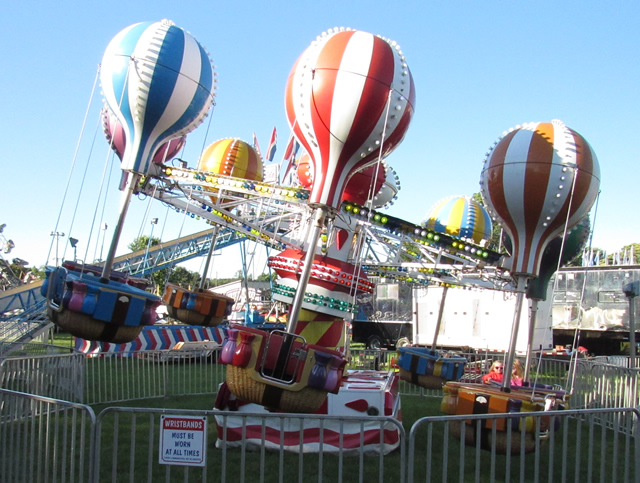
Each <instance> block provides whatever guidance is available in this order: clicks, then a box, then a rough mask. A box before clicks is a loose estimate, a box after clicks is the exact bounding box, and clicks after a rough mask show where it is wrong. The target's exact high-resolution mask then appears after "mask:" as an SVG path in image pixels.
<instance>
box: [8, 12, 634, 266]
mask: <svg viewBox="0 0 640 483" xmlns="http://www.w3.org/2000/svg"><path fill="white" fill-rule="evenodd" d="M2 14H3V20H2V24H3V25H2V29H0V54H1V56H0V58H1V59H2V62H3V69H2V76H0V109H1V111H0V112H1V114H0V128H1V129H0V133H2V134H1V135H0V139H1V140H2V143H1V145H2V153H3V155H4V160H3V162H2V166H3V175H2V190H1V192H0V200H1V201H2V206H3V209H2V211H1V213H2V214H1V215H0V223H6V224H7V228H6V229H5V233H4V234H5V236H6V237H7V238H11V239H12V240H13V241H14V243H15V245H16V248H15V249H14V250H13V252H12V253H11V254H10V255H9V257H20V258H23V259H25V260H27V261H28V262H29V264H30V265H43V264H45V263H46V262H47V256H48V255H49V261H54V260H52V257H53V258H54V257H55V253H53V252H54V251H55V246H54V248H53V250H52V252H51V253H50V249H51V246H52V240H53V238H52V237H51V236H50V232H51V231H53V230H57V231H60V232H65V234H66V237H65V238H64V239H61V240H60V253H61V254H62V252H63V248H67V246H68V243H67V237H68V236H69V235H71V236H73V237H75V238H78V239H79V240H80V242H79V244H78V257H79V258H86V259H87V260H92V259H93V257H94V254H95V252H96V250H97V251H98V252H99V249H98V248H97V247H98V246H99V244H96V231H99V230H98V229H97V228H96V227H94V234H93V236H92V239H91V240H90V241H88V239H89V228H90V226H91V224H92V222H93V223H94V224H97V223H99V222H100V216H98V219H97V220H96V221H94V220H93V214H94V212H95V210H96V206H95V203H96V199H97V192H98V190H99V189H100V180H101V176H102V170H103V166H104V163H105V160H106V159H107V155H108V146H107V143H106V141H105V139H104V136H102V132H101V131H100V130H98V131H96V126H97V123H98V118H99V112H100V107H101V100H100V95H99V88H97V91H96V95H95V97H94V98H93V102H92V103H91V104H90V105H89V101H90V96H91V89H92V86H93V83H94V80H95V78H96V74H97V68H98V65H99V63H100V61H101V58H102V54H103V52H104V49H105V48H106V46H107V44H108V43H109V41H110V40H111V38H112V37H113V36H114V35H115V34H117V33H118V32H119V31H120V30H122V29H123V28H124V27H127V26H128V25H130V24H133V23H136V22H140V21H155V20H160V19H162V18H169V19H171V20H173V21H174V22H175V23H176V24H177V25H178V26H180V27H182V28H184V29H185V30H188V31H190V32H191V33H192V34H193V35H194V36H195V37H196V38H197V39H198V40H199V41H200V42H201V43H202V44H203V45H204V46H205V47H206V48H207V49H208V50H209V52H210V54H211V57H212V58H213V60H214V64H215V65H216V70H217V72H218V76H219V90H218V96H217V99H216V107H215V108H214V110H213V113H212V117H211V124H205V125H202V126H201V127H200V128H198V129H197V130H196V131H195V132H194V133H192V134H191V135H190V136H189V138H188V141H187V148H186V151H185V154H184V156H183V157H184V159H186V160H188V162H189V166H191V167H195V165H196V163H197V159H198V156H199V153H200V151H201V150H202V148H203V146H204V145H208V144H209V143H211V142H213V141H215V140H217V139H220V138H225V137H240V138H242V139H245V140H247V141H251V138H252V133H253V132H256V134H257V135H258V139H259V142H260V144H261V147H262V149H263V150H264V149H266V146H267V143H268V139H269V136H270V133H271V130H272V129H273V127H274V126H276V127H277V130H278V138H279V143H278V151H277V153H276V159H278V160H279V159H280V157H281V156H282V153H283V151H284V147H285V143H286V139H287V137H288V133H289V130H288V125H287V122H286V117H285V112H284V101H283V98H284V88H285V82H286V79H287V77H288V74H289V71H290V69H291V67H292V66H293V63H294V61H295V60H296V59H297V57H298V56H299V55H300V53H302V51H303V50H304V49H305V48H306V47H307V46H308V45H309V44H310V42H311V41H312V40H313V39H314V38H315V37H316V36H317V35H319V34H321V33H322V32H323V31H325V30H327V29H328V28H331V27H335V26H345V27H351V28H355V29H359V30H365V31H368V32H371V33H374V34H380V35H382V36H385V37H388V38H390V39H393V40H396V41H397V42H398V43H399V44H400V45H401V47H402V50H403V51H404V53H405V55H406V57H407V61H408V63H409V67H410V69H411V71H412V73H413V77H414V80H415V83H416V96H417V105H416V112H415V116H414V119H413V122H412V124H411V126H410V128H409V131H408V133H407V135H406V138H405V140H404V142H403V143H402V144H401V145H400V147H398V149H396V151H395V152H394V153H393V154H392V155H391V156H390V157H389V158H388V162H389V164H391V165H392V166H393V167H394V168H395V170H396V171H397V173H398V175H399V178H400V181H401V184H402V190H401V192H400V196H399V199H398V201H397V202H396V204H395V205H394V206H393V207H392V208H391V209H390V210H389V212H390V214H392V215H395V216H399V217H401V218H403V219H406V220H408V221H411V222H414V223H419V222H421V221H422V220H423V218H424V215H425V214H426V212H427V211H428V210H429V208H430V207H431V206H432V205H433V204H434V203H435V202H436V201H438V200H440V199H441V198H443V197H445V196H449V195H462V194H469V195H470V194H472V193H474V192H477V191H479V184H478V182H479V179H480V172H481V169H482V160H483V157H484V155H485V153H486V151H487V148H488V147H489V146H490V145H491V144H492V143H493V142H494V141H496V140H497V139H498V137H499V136H500V135H501V134H502V132H503V131H505V130H507V129H508V128H510V127H512V126H515V125H517V124H522V123H524V122H529V121H550V120H551V119H561V120H562V121H564V122H565V123H566V124H567V125H568V126H569V127H571V128H572V129H574V130H576V131H578V132H579V133H581V134H582V135H583V136H584V137H585V138H586V139H587V140H588V141H589V142H590V144H591V145H592V146H593V148H594V150H595V152H596V153H597V155H598V158H599V161H600V167H601V172H602V182H601V196H600V200H599V205H598V212H597V215H596V217H595V220H594V218H593V216H594V212H593V211H592V220H594V222H595V225H594V228H595V230H594V236H593V244H594V246H597V247H600V248H604V249H606V250H609V251H613V250H616V249H619V248H620V247H622V246H623V245H626V244H629V243H632V242H640V229H639V228H640V221H639V216H638V191H639V190H640V183H639V181H640V176H639V175H638V163H639V162H640V159H639V156H638V153H639V152H640V135H639V134H638V133H639V132H640V115H638V109H639V108H640V67H639V60H638V59H639V57H638V52H640V34H639V33H638V25H640V4H639V3H638V2H637V1H630V0H629V1H624V0H622V1H616V2H599V1H584V0H582V1H538V2H513V1H512V2H506V1H501V2H497V1H485V2H476V1H438V2H434V1H427V0H421V1H415V2H413V1H412V2H393V1H391V2H380V1H373V0H367V1H340V2H337V1H332V0H329V1H325V2H308V1H299V2H243V1H240V0H236V1H233V2H232V1H215V2H214V1H203V2H191V1H182V2H176V1H172V2H167V1H163V0H154V1H135V2H124V1H117V0H115V1H110V2H80V1H78V2H69V1H65V0H62V1H57V2H47V1H41V2H32V1H28V0H27V1H23V2H8V3H7V4H6V5H4V6H3V12H2ZM87 108H89V114H88V121H87V126H86V128H85V133H84V136H83V138H82V144H81V145H80V149H79V151H78V157H77V161H76V163H77V166H76V171H75V174H74V175H73V176H74V177H73V178H72V183H71V189H70V192H69V194H68V195H67V200H66V202H65V205H64V207H63V210H62V211H61V203H62V198H63V194H64V190H65V186H66V183H67V179H68V177H69V172H70V168H71V163H72V160H73V158H74V153H75V151H76V146H77V144H78V140H79V139H80V131H81V129H82V126H83V119H84V115H85V111H86V110H87ZM207 128H208V132H207ZM94 136H95V143H94V144H93V148H92V141H93V139H94ZM91 148H92V151H91V152H90V150H91ZM88 159H91V163H93V164H92V165H91V166H90V167H89V168H88V170H87V175H86V181H85V182H84V184H82V181H81V178H80V176H81V175H82V173H83V171H84V169H85V165H86V163H87V160H88ZM117 170H118V168H117V166H116V167H115V169H114V171H113V173H112V175H111V177H112V181H111V184H110V185H109V187H108V188H106V187H105V188H104V189H108V191H109V201H108V206H107V209H106V213H105V221H106V222H107V223H108V224H109V230H108V232H107V233H108V235H107V237H108V238H109V237H110V236H111V229H112V227H113V226H114V225H115V217H116V211H117V202H118V198H119V191H118V190H117V188H116V186H115V183H116V180H117V178H118V177H119V174H118V173H117ZM80 186H83V190H82V193H81V194H80V195H79V194H78V190H79V188H80ZM78 200H80V202H79V207H78V211H77V213H78V214H77V215H76V221H75V223H74V225H73V227H71V218H72V216H73V212H74V210H75V209H76V204H77V201H78ZM132 203H133V204H132V208H131V212H130V214H129V217H128V218H127V224H126V225H125V230H124V233H123V236H122V241H121V243H120V248H119V253H123V252H124V251H126V245H127V244H128V243H129V242H130V241H131V240H132V239H133V238H135V237H136V236H138V235H139V234H140V233H142V234H147V235H149V234H150V224H149V222H148V218H149V217H158V218H160V224H159V225H158V226H157V227H154V229H155V230H156V231H155V232H154V233H153V235H154V236H159V235H160V234H162V239H163V240H168V239H170V238H172V237H174V236H178V235H185V234H187V233H190V232H195V231H198V230H201V229H204V228H205V225H204V224H202V223H200V224H198V223H186V224H184V225H183V224H182V220H181V219H180V218H179V217H178V216H177V215H175V213H170V214H169V218H168V219H167V223H165V219H166V215H167V210H166V208H163V207H162V206H159V205H157V206H156V205H155V204H152V205H151V207H150V211H149V213H148V215H146V210H147V207H148V204H147V202H145V201H140V200H137V199H134V200H133V201H132ZM61 213H62V214H61ZM59 216H60V222H59V223H58V219H59ZM96 226H97V225H96ZM141 230H142V231H141ZM161 230H162V232H161ZM160 232H161V233H160ZM105 250H106V247H105ZM98 254H99V253H98ZM71 256H72V253H71V252H70V251H69V249H68V248H67V253H66V257H67V258H69V257H71ZM221 275H222V274H221Z"/></svg>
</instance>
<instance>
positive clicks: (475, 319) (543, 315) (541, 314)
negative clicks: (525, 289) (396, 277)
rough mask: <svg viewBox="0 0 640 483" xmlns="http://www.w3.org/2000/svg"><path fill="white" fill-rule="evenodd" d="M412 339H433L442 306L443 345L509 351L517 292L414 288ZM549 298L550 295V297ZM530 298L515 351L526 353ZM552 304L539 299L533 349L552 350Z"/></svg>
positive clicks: (418, 341) (439, 339)
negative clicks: (442, 305)
mask: <svg viewBox="0 0 640 483" xmlns="http://www.w3.org/2000/svg"><path fill="white" fill-rule="evenodd" d="M413 292H414V304H415V306H414V324H413V328H414V335H413V342H414V344H418V345H425V346H430V345H432V344H433V342H434V336H435V329H436V326H437V324H438V316H439V314H440V306H441V304H442V303H443V301H444V309H443V310H442V321H441V324H440V330H439V333H438V336H437V339H436V341H437V345H438V346H440V347H470V348H473V349H478V350H490V351H506V350H507V349H508V348H509V341H510V338H511V329H512V327H513V324H514V317H515V308H516V295H515V294H514V293H511V292H501V291H497V290H484V289H479V290H477V289H474V290H467V289H461V288H449V289H447V290H446V296H445V297H444V298H443V293H444V292H445V289H444V288H443V287H429V288H427V289H425V288H417V289H415V290H414V291H413ZM548 299H549V297H548ZM530 308H531V301H528V304H523V307H522V311H521V314H520V324H519V331H518V339H517V342H516V351H520V352H525V351H526V350H527V341H528V337H529V335H528V334H529V321H530V317H531V310H530ZM552 344H553V332H552V327H551V304H550V303H548V302H546V301H545V302H539V303H538V307H537V316H536V325H535V329H534V332H533V345H532V347H533V348H534V350H539V349H542V350H547V349H551V348H552Z"/></svg>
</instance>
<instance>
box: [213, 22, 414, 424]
mask: <svg viewBox="0 0 640 483" xmlns="http://www.w3.org/2000/svg"><path fill="white" fill-rule="evenodd" d="M414 105H415V87H414V84H413V80H412V77H411V73H410V71H409V68H408V66H407V63H406V61H405V58H404V55H403V54H402V51H401V50H400V47H399V46H398V45H397V44H396V43H395V42H392V41H390V40H388V39H384V38H382V37H379V36H375V35H372V34H370V33H366V32H362V31H356V30H350V29H344V28H336V29H332V30H330V31H328V32H325V33H324V34H323V35H321V36H319V37H318V38H317V39H316V40H315V41H314V42H313V43H312V44H311V46H309V47H308V48H307V49H306V50H305V51H304V52H303V53H302V55H301V56H300V58H299V59H298V61H297V62H296V63H295V64H294V66H293V69H292V70H291V73H290V75H289V79H288V81H287V85H286V89H285V110H286V114H287V119H288V121H289V125H290V127H291V129H292V131H293V134H294V136H295V137H296V138H297V140H298V141H299V142H300V144H301V145H302V146H303V147H304V148H305V149H306V151H307V153H308V154H309V157H310V161H311V162H310V163H309V166H310V167H311V170H310V173H309V179H310V180H312V183H311V192H310V196H309V200H308V202H309V206H310V208H311V216H310V217H309V220H308V223H307V228H308V229H307V230H301V231H300V232H301V233H304V234H305V235H306V234H307V233H308V235H307V236H305V237H304V238H303V240H302V242H303V248H302V249H294V248H287V249H286V250H284V251H283V252H281V253H279V254H278V255H275V256H272V257H270V259H269V265H270V267H271V268H273V269H274V270H275V271H276V273H277V275H278V279H277V281H276V283H275V285H274V288H273V298H274V299H275V300H277V301H280V302H283V303H286V304H290V305H291V307H290V315H289V320H288V324H287V332H286V333H283V334H281V335H274V333H272V334H271V335H268V334H265V333H256V332H252V331H249V330H247V329H246V328H243V327H237V328H235V330H237V332H231V331H230V333H231V336H230V337H229V340H227V341H226V342H225V344H224V345H223V349H222V350H223V353H224V352H225V349H226V348H227V347H229V348H231V347H234V348H235V355H238V354H240V353H244V354H246V356H243V357H238V359H237V360H236V357H235V355H234V357H233V359H231V358H227V359H225V361H226V362H227V384H228V387H229V390H230V391H231V393H233V394H234V395H235V396H237V397H238V398H239V399H244V400H248V401H251V402H255V403H257V404H262V405H264V406H266V407H270V408H276V409H280V410H283V411H296V412H314V411H315V410H317V409H318V408H319V406H320V405H321V404H322V403H323V401H324V400H325V399H326V395H327V393H328V392H337V391H338V390H339V387H340V382H341V378H342V373H343V369H344V366H345V362H346V360H345V352H346V330H345V324H344V319H345V317H346V316H348V314H350V313H351V312H352V311H353V309H354V305H353V301H352V297H353V294H354V293H360V292H365V293H366V292H371V291H372V290H373V284H372V283H371V282H369V281H368V279H367V277H366V275H365V273H364V271H363V270H362V269H360V268H359V267H356V266H355V265H353V264H352V263H350V262H348V261H347V260H348V254H349V252H350V251H351V248H352V243H353V242H354V240H353V238H354V237H351V236H350V233H349V230H348V229H347V228H348V227H345V226H340V225H339V223H337V220H334V216H335V213H336V211H337V209H338V207H339V206H340V204H341V202H342V199H343V195H344V192H345V188H346V187H347V184H348V183H349V179H350V178H351V177H352V176H353V175H354V173H356V172H357V171H358V170H359V169H361V168H362V169H364V168H367V167H368V166H369V164H368V163H371V164H372V165H373V164H374V163H377V162H381V161H382V159H384V157H386V156H387V155H388V154H390V153H391V151H392V150H393V149H394V148H395V147H396V146H397V145H398V143H400V141H401V140H402V138H403V137H404V134H405V132H406V130H407V128H408V126H409V122H410V120H411V116H412V114H413V109H414ZM371 179H372V178H371V177H369V180H371ZM369 180H368V181H369ZM229 350H231V349H229ZM236 362H238V363H237V364H236Z"/></svg>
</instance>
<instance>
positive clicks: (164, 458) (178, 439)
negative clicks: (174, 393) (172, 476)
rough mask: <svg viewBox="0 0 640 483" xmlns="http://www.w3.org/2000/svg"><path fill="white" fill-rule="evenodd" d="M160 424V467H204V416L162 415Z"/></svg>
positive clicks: (205, 428) (205, 441)
mask: <svg viewBox="0 0 640 483" xmlns="http://www.w3.org/2000/svg"><path fill="white" fill-rule="evenodd" d="M161 423H162V430H161V431H162V433H161V437H160V455H159V458H160V464H161V465H183V466H205V462H206V453H207V417H206V416H169V415H163V416H162V418H161Z"/></svg>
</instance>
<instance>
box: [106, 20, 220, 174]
mask: <svg viewBox="0 0 640 483" xmlns="http://www.w3.org/2000/svg"><path fill="white" fill-rule="evenodd" d="M100 80H101V83H102V91H103V94H104V97H105V100H106V102H107V104H108V106H109V108H110V109H111V110H112V111H113V112H114V113H115V114H116V116H117V117H118V119H119V120H120V122H121V123H122V125H123V126H124V127H125V135H126V149H125V152H124V155H123V158H122V166H121V167H122V169H123V170H126V171H133V172H136V173H140V174H146V173H147V172H148V170H149V168H150V166H151V160H152V159H153V155H154V154H155V152H156V151H157V149H158V148H159V147H160V146H161V145H162V143H163V142H165V141H167V140H169V139H173V138H176V137H180V136H184V135H186V134H187V133H189V132H191V131H193V130H194V129H195V128H196V127H197V126H198V125H200V123H201V122H202V121H203V120H204V118H205V117H206V116H207V113H208V111H209V109H211V106H212V105H213V100H214V96H215V83H216V79H215V73H214V71H213V66H212V65H211V60H210V59H209V56H208V54H207V53H206V51H205V50H204V48H203V47H202V46H201V45H200V44H199V43H198V41H196V39H195V38H193V36H191V35H190V34H189V33H187V32H185V31H184V30H183V29H181V28H179V27H176V26H175V25H174V24H173V22H171V21H170V20H162V21H160V22H145V23H138V24H134V25H131V26H130V27H127V28H126V29H124V30H122V31H121V32H120V33H119V34H117V35H116V36H115V37H114V38H113V40H111V42H110V43H109V45H108V46H107V49H106V51H105V53H104V56H103V58H102V66H101V69H100Z"/></svg>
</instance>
